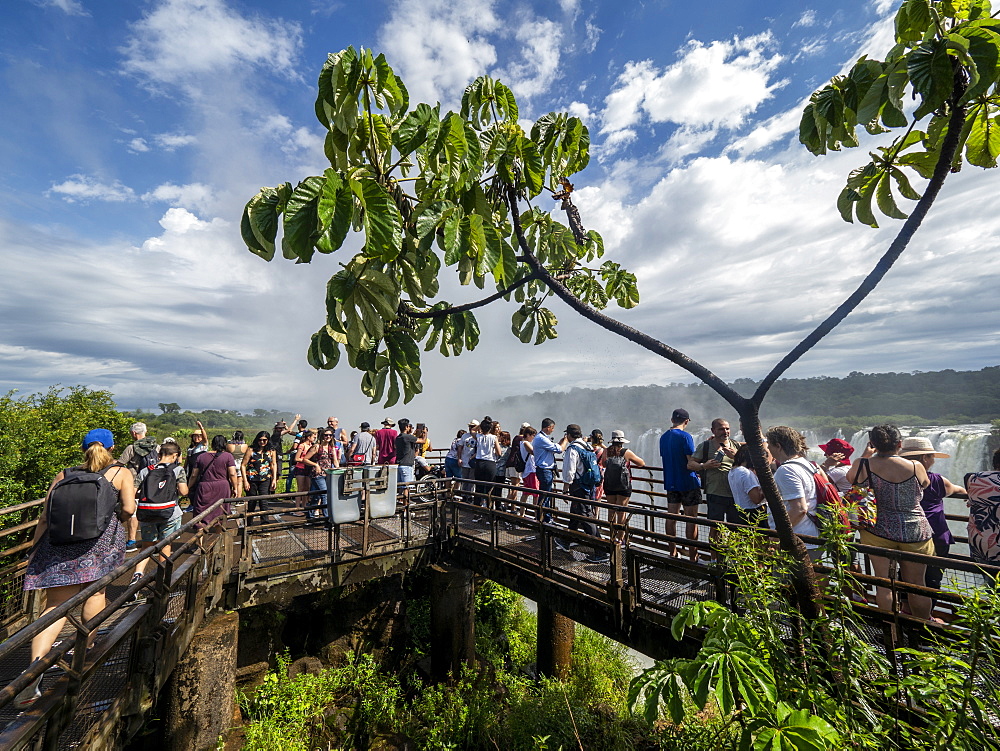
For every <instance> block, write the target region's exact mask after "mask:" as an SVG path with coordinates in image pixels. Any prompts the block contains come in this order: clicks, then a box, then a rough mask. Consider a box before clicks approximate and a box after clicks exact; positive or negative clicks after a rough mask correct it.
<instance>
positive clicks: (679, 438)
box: [660, 409, 701, 561]
mask: <svg viewBox="0 0 1000 751" xmlns="http://www.w3.org/2000/svg"><path fill="white" fill-rule="evenodd" d="M689 422H691V415H689V414H688V411H687V410H686V409H675V410H674V413H673V414H672V415H671V416H670V424H671V425H672V427H671V428H670V430H668V431H667V432H666V433H664V434H663V435H662V436H660V460H661V461H662V463H663V488H664V490H666V491H667V511H668V512H669V513H671V514H684V516H697V515H698V505H699V504H700V503H701V480H699V479H698V475H697V473H696V472H694V471H692V470H691V469H689V468H688V463H689V462H693V461H694V460H693V458H692V457H693V456H694V438H692V437H691V434H690V433H688V432H687V431H686V430H685V429H684V428H686V427H687V424H688V423H689ZM686 526H687V529H686V534H687V538H688V539H689V540H697V539H698V525H696V524H692V523H688V524H687V525H686ZM666 533H667V534H668V535H676V534H677V522H676V521H674V520H672V519H668V520H667V523H666ZM676 552H677V548H676V546H674V545H671V546H670V554H671V555H674V554H675V553H676ZM688 557H689V558H690V559H691V560H692V561H695V560H697V559H698V548H696V547H693V546H692V547H690V548H688Z"/></svg>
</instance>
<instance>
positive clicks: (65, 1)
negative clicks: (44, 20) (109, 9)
mask: <svg viewBox="0 0 1000 751" xmlns="http://www.w3.org/2000/svg"><path fill="white" fill-rule="evenodd" d="M32 1H33V2H34V3H35V5H40V6H41V7H43V8H57V9H59V10H61V11H62V12H63V13H65V14H66V15H68V16H89V15H90V13H89V12H87V9H86V8H84V7H83V3H81V2H80V0H32Z"/></svg>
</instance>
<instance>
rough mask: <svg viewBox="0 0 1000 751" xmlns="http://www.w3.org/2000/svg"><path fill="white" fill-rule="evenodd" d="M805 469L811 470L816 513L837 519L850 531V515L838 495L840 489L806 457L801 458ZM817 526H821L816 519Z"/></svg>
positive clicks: (830, 518)
mask: <svg viewBox="0 0 1000 751" xmlns="http://www.w3.org/2000/svg"><path fill="white" fill-rule="evenodd" d="M803 461H804V462H805V464H806V467H807V469H808V470H809V471H810V472H812V476H813V482H814V483H815V484H816V515H817V516H821V517H824V518H825V519H828V520H837V521H838V522H839V523H840V526H841V527H842V528H843V529H844V531H846V532H848V533H849V532H850V531H851V517H850V516H849V515H848V513H847V509H846V508H845V507H844V499H843V498H841V497H840V491H839V490H837V486H836V485H834V484H833V480H831V479H830V476H829V475H828V474H827V473H826V472H825V471H823V468H822V467H820V466H819V465H818V464H816V462H811V461H809V460H808V459H805V460H803ZM814 521H816V522H817V526H821V525H820V524H819V522H818V520H814Z"/></svg>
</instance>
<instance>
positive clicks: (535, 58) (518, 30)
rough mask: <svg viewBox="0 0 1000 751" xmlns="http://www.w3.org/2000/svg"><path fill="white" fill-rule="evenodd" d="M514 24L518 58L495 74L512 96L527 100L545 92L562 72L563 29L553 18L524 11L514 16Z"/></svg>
mask: <svg viewBox="0 0 1000 751" xmlns="http://www.w3.org/2000/svg"><path fill="white" fill-rule="evenodd" d="M513 26H514V29H515V31H514V39H515V41H516V42H517V48H518V49H519V50H520V59H516V60H512V61H511V62H508V63H507V65H505V66H503V67H501V68H500V69H498V70H497V71H495V72H494V75H496V76H497V77H498V78H501V79H503V80H504V81H505V82H507V84H508V85H509V86H510V88H511V90H512V91H514V92H515V96H517V97H518V98H522V99H530V98H531V97H535V96H538V95H540V94H543V93H545V92H546V91H548V90H549V87H550V86H551V85H552V82H553V81H555V80H556V79H557V78H558V77H559V76H560V74H561V68H560V66H559V56H560V53H561V51H562V46H563V29H562V26H561V25H560V24H558V23H556V22H555V21H551V20H549V19H547V18H537V17H534V16H531V15H529V14H527V13H526V12H522V13H521V14H519V15H518V16H516V17H515V18H514V19H513Z"/></svg>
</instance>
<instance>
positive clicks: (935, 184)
mask: <svg viewBox="0 0 1000 751" xmlns="http://www.w3.org/2000/svg"><path fill="white" fill-rule="evenodd" d="M956 75H957V74H956ZM964 93H965V85H964V84H963V85H959V84H957V83H956V90H955V94H954V96H953V97H952V100H951V105H952V110H951V117H950V118H949V120H948V133H947V134H946V135H945V138H944V142H943V143H942V144H941V154H940V155H939V156H938V160H937V164H935V165H934V174H933V175H932V176H931V180H930V182H929V183H928V184H927V190H925V191H924V194H923V195H922V196H921V197H920V200H919V201H917V205H916V206H915V207H914V209H913V213H912V214H910V216H909V218H908V219H907V220H906V221H905V222H903V226H902V227H901V228H900V230H899V233H898V234H897V235H896V238H895V239H894V240H893V241H892V243H891V244H890V245H889V249H888V250H886V252H885V255H883V256H882V258H880V259H879V262H878V263H877V264H876V265H875V268H874V269H872V270H871V273H869V274H868V276H866V277H865V278H864V280H863V281H862V282H861V284H860V285H859V286H858V288H857V289H856V290H854V294H852V295H851V296H850V297H848V298H847V299H846V300H844V302H843V303H841V305H840V307H838V308H837V309H836V310H835V311H833V313H831V314H830V315H829V316H828V317H827V319H826V320H825V321H823V322H822V323H821V324H820V325H819V326H817V327H816V328H815V329H813V331H812V332H811V333H810V334H809V335H808V336H807V337H806V338H805V339H803V340H802V341H801V342H799V343H798V344H797V345H796V346H795V348H794V349H793V350H792V351H791V352H789V353H788V354H787V355H785V356H784V357H783V358H782V359H781V362H779V363H778V364H777V365H775V366H774V367H773V368H772V369H771V372H770V373H768V374H767V376H766V377H765V378H764V380H763V381H761V382H760V385H759V386H757V390H756V391H755V392H754V394H753V396H752V397H751V401H753V402H754V404H756V405H757V406H758V407H759V406H760V405H761V402H763V401H764V397H765V396H766V395H767V392H768V391H769V390H770V388H771V386H773V385H774V382H775V381H776V380H778V378H780V377H781V375H782V374H783V373H784V372H785V371H786V370H788V369H789V368H790V367H791V366H792V365H793V364H794V363H795V361H796V360H798V359H799V358H800V357H802V355H804V354H805V353H806V352H808V351H809V350H810V349H812V348H813V347H814V346H816V344H817V343H818V342H819V341H820V340H821V339H822V338H823V337H824V336H826V335H827V334H829V333H830V332H831V331H832V330H833V329H834V328H835V327H836V326H837V324H839V323H840V322H841V321H843V320H844V319H845V318H847V316H848V315H850V314H851V312H853V311H854V309H855V308H857V307H858V305H860V304H861V302H862V301H863V300H864V299H865V298H866V297H868V295H870V294H871V292H872V290H874V289H875V287H876V286H877V285H878V283H879V282H881V281H882V279H883V278H884V277H885V275H886V274H888V273H889V269H891V268H892V266H893V264H894V263H895V262H896V261H897V259H898V258H899V256H900V255H902V253H903V251H904V250H906V246H907V245H908V244H909V242H910V240H911V239H912V238H913V235H914V233H915V232H916V231H917V228H918V227H920V224H921V222H923V220H924V217H925V216H927V212H928V211H929V210H930V207H931V204H933V203H934V200H935V199H936V198H937V195H938V193H939V192H940V191H941V186H942V185H944V181H945V178H947V177H948V173H949V172H950V171H951V163H952V160H953V159H954V158H955V151H956V149H957V148H958V141H959V136H960V135H961V132H962V126H963V124H964V123H965V107H964V106H963V105H961V104H959V101H960V100H961V98H962V94H964Z"/></svg>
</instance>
